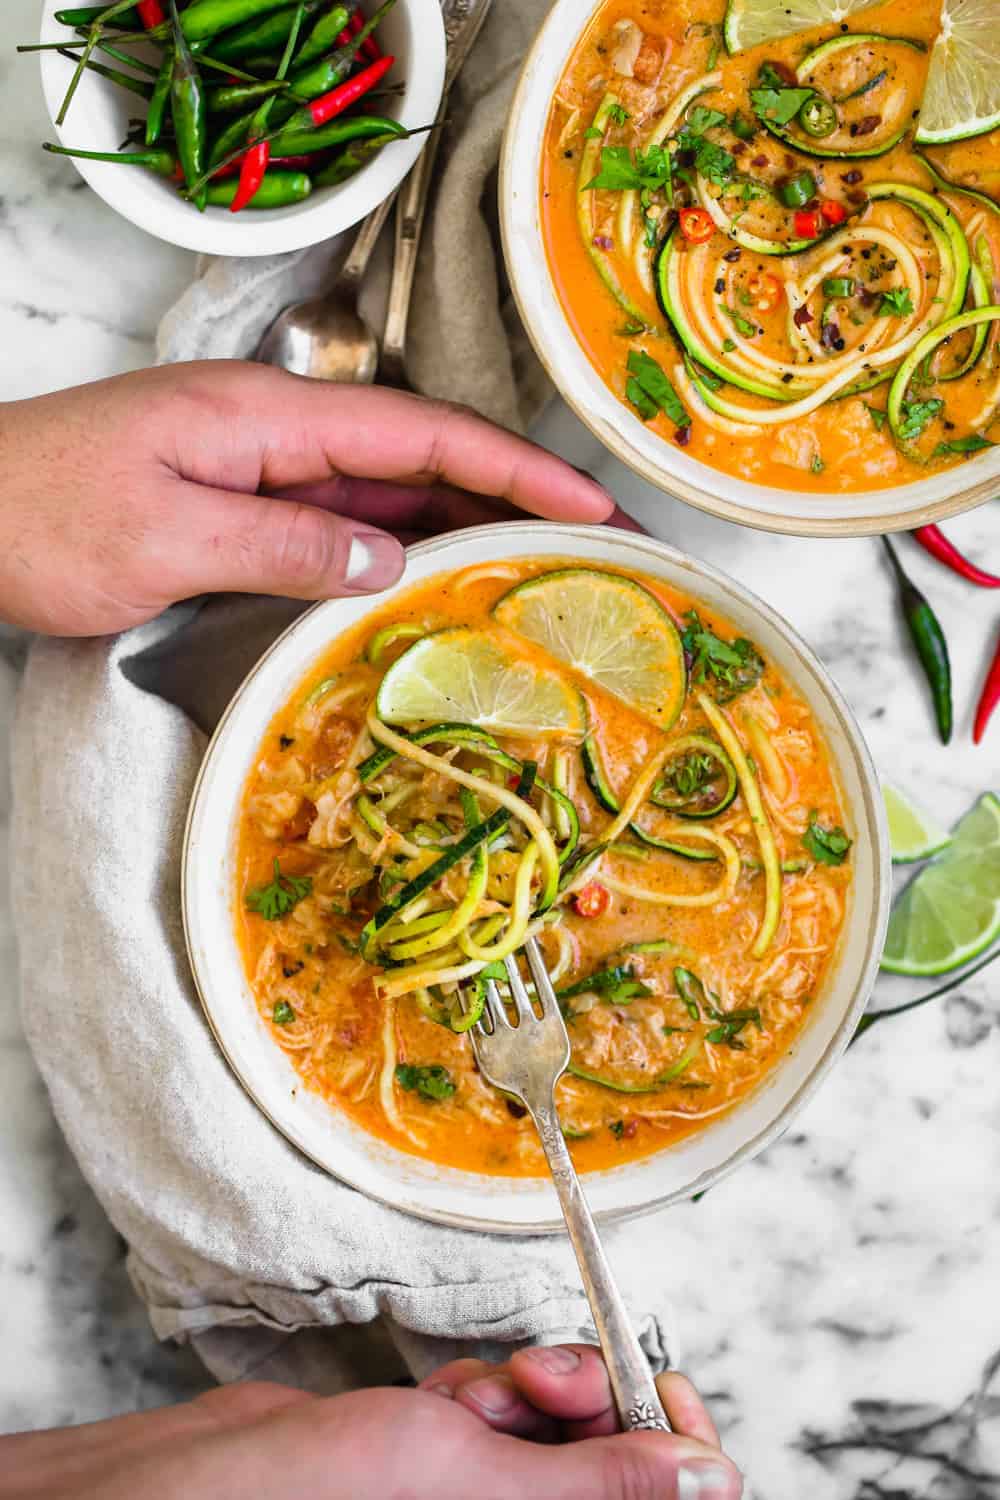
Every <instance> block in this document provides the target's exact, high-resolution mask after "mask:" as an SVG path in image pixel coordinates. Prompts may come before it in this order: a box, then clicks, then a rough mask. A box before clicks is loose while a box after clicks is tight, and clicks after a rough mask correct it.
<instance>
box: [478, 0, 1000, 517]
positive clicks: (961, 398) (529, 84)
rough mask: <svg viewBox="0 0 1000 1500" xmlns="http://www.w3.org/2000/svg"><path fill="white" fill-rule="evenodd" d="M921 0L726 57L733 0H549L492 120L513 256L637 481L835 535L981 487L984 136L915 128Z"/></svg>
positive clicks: (990, 393) (547, 348)
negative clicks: (933, 134)
mask: <svg viewBox="0 0 1000 1500" xmlns="http://www.w3.org/2000/svg"><path fill="white" fill-rule="evenodd" d="M747 9H748V10H749V9H752V7H747ZM939 9H940V8H939V6H938V5H936V4H935V3H933V0H916V3H911V4H904V3H903V0H890V3H888V4H884V5H881V6H877V7H869V8H867V9H865V10H864V11H863V12H862V13H860V14H858V15H855V16H853V17H851V18H850V20H849V22H847V23H845V24H844V25H843V26H840V27H838V26H835V25H833V24H832V23H828V24H827V25H826V26H825V27H820V28H818V29H813V30H809V31H803V32H798V33H796V34H795V35H793V36H790V37H786V38H784V39H783V40H779V41H777V42H773V43H764V44H761V45H758V46H751V47H750V48H749V49H748V50H741V51H737V52H735V53H734V54H733V55H730V54H729V52H728V51H727V47H726V43H725V40H724V38H723V21H724V17H725V14H726V4H725V0H681V3H674V0H670V3H667V0H645V3H643V4H642V5H638V4H635V5H629V4H627V3H625V4H623V3H621V0H599V3H598V4H596V5H591V6H589V7H585V8H584V13H583V14H581V8H580V6H579V5H578V4H577V3H576V0H557V3H556V4H555V5H553V7H552V9H551V11H550V13H549V15H548V18H547V20H546V22H545V25H544V26H543V27H542V29H541V31H540V33H539V36H538V38H537V40H536V43H535V45H534V47H533V49H532V51H531V53H530V54H529V56H528V59H527V61H526V63H525V67H524V71H523V74H522V77H521V81H520V84H519V86H518V89H517V92H516V94H515V97H514V102H513V105H512V108H511V112H510V117H509V123H508V127H507V133H506V137H505V141H504V147H503V154H502V162H501V180H500V201H501V220H502V226H503V235H504V248H505V254H506V259H507V265H508V268H509V272H510V279H511V284H512V288H513V291H514V295H515V298H516V300H517V303H518V306H519V309H520V312H521V315H522V318H523V320H524V323H525V326H526V328H527V330H528V333H529V335H530V337H531V339H532V342H533V343H534V346H535V349H536V351H537V353H538V355H539V357H540V359H541V360H542V362H543V364H544V365H545V366H546V368H547V370H548V372H549V374H550V375H551V377H552V379H553V381H554V382H555V384H556V386H557V387H558V388H559V390H560V392H561V394H562V395H563V396H564V398H565V399H566V401H567V402H568V403H569V404H570V406H572V407H573V409H574V410H575V411H576V413H577V415H578V416H580V417H581V418H582V420H583V421H584V422H586V424H587V425H588V426H589V427H590V428H591V430H592V431H593V432H594V433H595V434H596V435H597V436H598V437H599V438H600V439H601V440H602V441H603V442H604V443H605V444H606V446H607V447H608V448H609V449H611V451H612V452H614V453H615V454H616V455H617V456H618V457H619V458H621V459H622V460H623V461H624V462H625V463H627V464H629V465H630V467H632V468H633V469H634V470H636V472H638V473H640V474H641V475H643V477H645V478H646V479H648V480H650V481H651V482H652V483H653V484H656V485H658V486H659V487H660V488H662V489H665V490H667V491H668V492H670V493H673V494H676V495H678V496H680V497H681V498H682V499H685V500H688V501H690V502H691V503H692V504H695V505H697V506H700V507H701V508H702V509H705V510H708V511H712V512H714V513H716V514H719V515H722V516H725V517H727V518H728V519H731V520H737V521H741V522H743V523H745V524H750V525H754V526H760V527H765V528H768V529H772V530H776V531H791V532H797V533H818V534H826V535H836V534H840V535H844V534H857V533H861V532H873V531H885V530H891V529H894V528H903V527H907V528H909V527H914V526H917V525H920V524H925V523H927V522H929V521H932V520H938V519H941V518H942V517H943V516H946V515H949V514H952V513H954V512H956V511H958V510H961V509H964V508H966V507H968V506H971V505H974V504H976V503H978V502H980V501H982V500H985V499H987V498H990V497H991V496H992V494H993V493H994V492H995V488H996V482H997V479H998V478H1000V448H994V443H995V441H996V440H997V437H998V432H1000V429H998V428H997V426H996V421H997V410H998V396H1000V384H998V381H1000V376H998V370H997V362H996V358H995V346H996V341H997V336H998V335H997V328H998V324H997V321H996V320H997V317H998V315H1000V309H996V310H993V311H985V312H980V311H979V309H980V308H983V307H984V306H988V305H989V304H992V303H995V302H996V301H997V297H996V293H995V288H996V286H997V284H998V282H1000V209H998V208H997V207H996V205H995V204H994V203H993V202H992V200H991V199H990V198H989V197H987V196H985V195H984V194H983V192H982V188H983V187H984V186H985V187H987V188H992V189H993V190H995V189H996V187H997V184H998V183H1000V139H998V136H1000V132H998V131H993V132H992V133H988V134H984V135H981V136H977V137H976V138H975V139H971V140H967V141H962V142H958V143H956V144H954V145H950V146H947V147H936V146H922V145H920V144H919V143H918V142H916V141H915V139H914V136H913V122H914V119H915V118H916V115H915V111H918V110H919V106H920V102H921V98H922V94H923V89H924V84H925V78H926V74H927V69H928V61H929V59H930V57H931V55H932V53H931V49H932V44H933V42H934V39H935V37H936V35H937V33H938V28H939V25H940V17H939ZM848 27H849V28H850V29H849V30H848ZM735 40H737V41H738V40H739V39H738V38H736V39H735ZM793 106H794V109H795V112H793V114H792V115H789V114H788V111H789V110H791V109H792V108H793ZM817 153H821V154H817ZM928 163H929V164H930V165H928ZM942 174H943V175H942ZM946 179H949V180H952V181H954V182H956V183H961V184H964V185H965V187H967V188H968V187H972V188H973V189H975V191H973V192H972V193H969V192H966V191H953V190H951V189H949V188H948V187H947V185H946ZM969 315H971V317H972V319H973V321H972V323H971V324H970V325H969V326H966V327H963V328H959V327H958V325H957V324H955V325H953V324H952V321H951V320H953V319H962V318H965V317H967V316H969ZM977 317H978V318H980V319H981V320H982V321H980V322H975V319H976V318H977ZM945 323H947V325H948V327H949V328H951V327H953V326H954V330H955V331H954V332H952V333H951V334H949V335H948V337H947V338H942V339H941V341H940V342H935V338H936V337H937V336H938V335H939V332H940V328H941V327H942V326H943V325H944V324H945ZM911 355H912V356H913V358H912V361H911V363H910V365H909V366H908V368H907V369H906V370H904V369H903V366H904V361H905V360H910V356H911ZM893 372H896V378H895V379H893V380H892V381H890V380H889V379H888V378H887V377H888V376H890V375H892V374H893ZM786 409H787V414H786Z"/></svg>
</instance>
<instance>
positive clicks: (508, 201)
mask: <svg viewBox="0 0 1000 1500" xmlns="http://www.w3.org/2000/svg"><path fill="white" fill-rule="evenodd" d="M602 3H603V0H591V3H590V4H581V0H556V3H555V4H554V5H553V6H552V9H551V10H550V11H549V14H548V18H547V19H546V21H545V24H544V25H543V27H542V29H541V30H540V32H539V33H538V36H537V38H536V39H535V43H534V46H533V47H532V49H531V51H530V52H529V53H528V56H527V59H526V60H525V64H524V69H523V71H522V73H521V78H520V82H519V83H518V86H517V90H516V92H515V94H514V98H513V101H512V103H511V106H510V111H509V113H508V116H507V130H506V134H505V136H504V143H503V151H502V154H501V158H500V223H501V229H502V233H503V244H504V254H505V257H506V262H507V270H508V274H509V276H510V283H511V288H512V290H513V293H514V298H515V301H516V303H517V306H518V309H519V311H520V314H521V319H522V321H523V323H524V326H525V328H526V329H527V332H528V335H529V337H530V339H531V342H532V343H533V344H534V346H535V351H536V353H537V355H538V357H539V359H540V360H541V362H542V364H543V365H544V366H545V368H546V370H547V371H548V373H549V376H550V377H551V379H552V381H553V383H554V384H555V386H556V387H557V389H558V390H559V392H560V394H561V395H562V397H563V399H564V400H565V401H566V402H567V403H568V405H569V406H571V407H572V408H573V410H574V411H575V412H576V414H577V416H578V417H579V418H580V420H581V421H582V422H584V423H586V425H587V426H588V427H589V428H590V430H591V432H593V434H594V435H595V437H597V438H599V439H600V441H601V442H602V443H604V445H605V446H606V447H607V448H609V449H610V450H611V452H612V453H614V454H615V456H616V457H617V458H620V459H621V461H622V462H623V463H625V464H628V466H629V468H631V469H634V470H635V472H636V473H637V474H640V475H642V477H643V478H644V479H647V480H649V482H650V484H653V485H656V487H657V488H658V489H661V490H665V491H666V492H667V494H671V495H677V496H679V498H680V499H681V500H687V501H688V502H689V503H690V504H691V505H696V506H698V507H699V509H701V510H706V511H709V512H710V513H711V514H713V515H717V516H722V517H724V518H725V519H726V520H728V521H739V522H741V523H742V524H743V525H745V526H756V527H759V528H760V529H762V530H765V531H784V532H792V533H794V534H796V535H799V536H809V535H812V536H861V535H864V534H868V533H876V532H884V531H895V530H904V529H905V530H909V529H911V528H912V527H915V526H926V525H928V524H929V523H930V522H933V521H940V520H942V519H944V517H946V516H951V515H955V514H956V513H957V512H959V511H962V510H968V509H970V507H972V506H974V505H978V504H980V503H982V501H984V500H990V499H992V498H993V497H994V495H995V494H996V492H997V487H998V482H1000V446H998V447H997V448H995V449H994V450H993V451H992V452H991V453H985V454H980V455H979V456H978V457H977V458H975V459H972V460H970V461H968V462H967V463H960V464H958V465H957V466H956V467H955V468H953V469H948V470H946V471H945V472H944V473H940V474H933V475H930V476H928V478H927V479H919V480H917V481H915V482H913V483H910V484H903V485H899V486H898V487H896V488H895V489H882V490H861V491H857V492H855V493H854V494H843V493H831V492H827V493H825V494H817V493H815V492H813V491H808V492H805V493H801V494H800V493H798V492H796V491H795V490H785V489H777V488H776V487H774V486H771V485H763V484H754V483H752V482H750V481H748V480H745V479H738V478H735V477H733V476H730V475H728V474H724V473H722V472H721V470H719V469H713V468H710V467H709V466H708V465H707V464H703V463H700V462H699V461H698V459H695V458H691V457H690V456H689V455H688V454H686V453H685V452H684V451H683V449H681V448H678V447H677V446H676V445H675V444H673V443H669V442H666V441H664V439H663V438H661V437H658V436H657V434H656V433H655V432H652V431H650V429H649V428H648V427H646V426H645V425H644V423H642V422H641V421H640V420H639V418H638V417H637V416H635V415H634V414H633V413H632V412H631V411H630V410H629V409H628V408H627V407H626V406H624V405H623V404H622V402H621V401H619V400H618V399H617V397H616V396H615V395H614V394H613V392H612V391H610V390H609V389H608V387H607V386H606V385H605V383H604V381H603V379H602V378H601V376H600V375H599V374H598V372H597V370H596V369H595V368H594V366H593V365H592V364H591V363H590V360H589V359H588V358H587V356H586V354H585V353H584V352H583V350H582V349H581V347H580V345H579V343H578V342H577V338H576V335H575V334H574V332H573V329H572V328H571V326H570V324H569V322H568V320H567V318H566V314H565V313H564V312H563V308H562V304H561V303H560V301H559V297H558V295H557V293H556V290H555V286H554V285H553V282H552V277H551V275H550V274H549V270H548V257H547V255H546V250H545V242H544V239H543V236H542V227H541V216H540V212H539V194H540V186H539V173H540V166H541V153H542V143H543V139H544V134H545V125H546V121H547V119H548V114H549V107H550V105H551V103H552V98H553V95H554V94H555V92H556V88H557V86H558V84H559V80H560V79H561V78H562V75H563V73H564V71H565V69H566V66H567V64H568V63H569V59H570V57H571V56H572V54H573V52H574V50H575V48H576V45H577V43H578V41H579V39H580V36H581V35H582V33H583V32H584V31H585V30H586V29H587V27H588V26H589V25H590V23H591V21H592V20H593V17H594V13H595V11H596V10H597V8H598V5H599V4H602ZM596 286H597V283H596V281H595V288H596ZM602 295H604V294H603V292H601V291H599V290H596V291H595V296H602Z"/></svg>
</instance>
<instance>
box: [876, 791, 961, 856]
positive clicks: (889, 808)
mask: <svg viewBox="0 0 1000 1500" xmlns="http://www.w3.org/2000/svg"><path fill="white" fill-rule="evenodd" d="M882 797H883V800H884V802H885V810H886V813H887V815H888V818H889V843H890V845H891V846H892V862H893V864H894V865H910V864H913V862H914V860H918V859H930V857H931V855H932V854H940V852H941V850H942V849H946V848H947V847H948V845H949V844H950V843H951V834H950V833H948V831H947V829H944V828H942V827H941V826H940V825H939V824H938V823H935V821H934V819H933V818H931V817H929V816H928V814H927V813H925V812H921V810H920V808H919V807H917V806H916V805H915V804H914V803H913V802H911V801H910V799H909V798H908V797H907V796H906V794H905V792H901V791H899V790H898V788H897V787H894V786H890V785H889V783H888V782H886V783H885V784H884V786H883V787H882Z"/></svg>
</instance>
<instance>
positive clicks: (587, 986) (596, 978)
mask: <svg viewBox="0 0 1000 1500" xmlns="http://www.w3.org/2000/svg"><path fill="white" fill-rule="evenodd" d="M654 993H655V991H653V990H651V989H650V988H649V986H648V985H647V984H643V982H642V980H641V979H638V978H637V977H636V973H635V970H634V969H633V968H632V966H631V965H630V964H617V965H615V967H614V968H611V969H599V970H598V971H597V972H596V973H595V974H588V975H587V977H586V979H578V980H576V981H575V983H573V984H569V985H566V986H565V988H563V989H561V990H556V999H557V1000H558V1001H559V1004H560V1007H561V1008H563V1009H564V1008H565V1007H563V1001H564V1000H572V999H574V998H575V996H577V995H591V994H593V995H600V996H601V998H602V999H603V1000H607V1002H608V1004H609V1005H630V1004H631V1003H632V1001H633V1000H635V999H636V998H637V997H640V996H645V995H652V994H654Z"/></svg>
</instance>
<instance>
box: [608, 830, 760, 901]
mask: <svg viewBox="0 0 1000 1500" xmlns="http://www.w3.org/2000/svg"><path fill="white" fill-rule="evenodd" d="M694 836H695V837H697V838H699V839H704V840H705V841H706V843H709V844H714V845H715V847H716V848H717V849H718V850H719V852H720V853H721V855H722V858H723V859H724V861H725V870H724V872H723V875H722V879H721V880H720V881H719V884H718V885H716V886H713V887H712V889H711V890H710V891H698V892H697V893H696V894H685V893H683V892H671V891H651V890H647V889H645V888H643V887H640V886H634V885H629V884H628V883H627V881H624V880H619V879H618V877H617V876H616V875H607V874H605V875H603V876H602V877H601V879H602V884H604V885H606V886H607V887H608V890H609V891H615V892H616V893H617V894H618V895H619V896H628V897H631V899H632V900H634V901H648V902H649V903H650V905H652V906H685V907H697V906H715V905H717V904H718V903H719V902H720V901H727V900H728V899H729V897H730V896H731V895H732V894H733V891H734V890H735V889H736V882H737V880H738V879H739V877H740V871H741V869H742V862H741V860H740V853H739V850H738V849H737V847H736V845H735V844H734V843H733V841H732V839H728V838H726V835H725V834H724V833H716V832H715V830H714V829H713V828H699V829H698V831H697V834H696V835H694Z"/></svg>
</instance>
